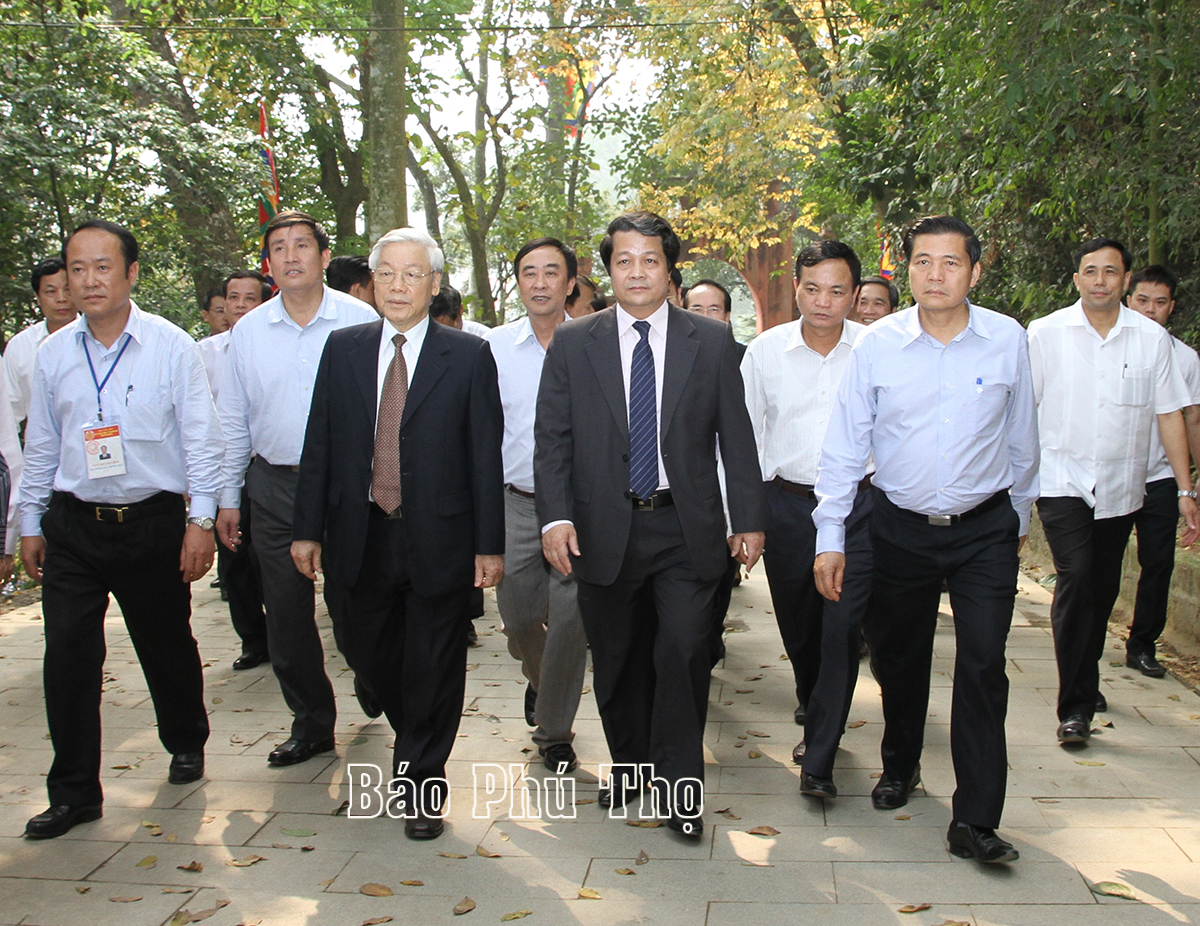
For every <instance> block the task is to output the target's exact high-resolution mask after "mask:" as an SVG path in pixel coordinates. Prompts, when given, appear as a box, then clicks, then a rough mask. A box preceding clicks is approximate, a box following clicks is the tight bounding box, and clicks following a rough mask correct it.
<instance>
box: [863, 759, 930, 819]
mask: <svg viewBox="0 0 1200 926" xmlns="http://www.w3.org/2000/svg"><path fill="white" fill-rule="evenodd" d="M920 783H921V766H919V765H918V766H917V768H916V770H915V771H914V772H913V773H912V778H910V779H909V780H908V781H901V780H900V779H899V778H893V777H892V776H891V775H889V774H888V773H887V772H884V773H883V777H882V778H880V779H879V783H878V784H877V785H875V787H874V788H873V789H872V791H871V803H872V804H873V805H874V807H875V809H876V810H895V809H896V808H897V807H903V806H904V805H905V804H907V803H908V796H909V794H911V793H912V792H913V790H914V789H915V788H916V787H917V785H919V784H920Z"/></svg>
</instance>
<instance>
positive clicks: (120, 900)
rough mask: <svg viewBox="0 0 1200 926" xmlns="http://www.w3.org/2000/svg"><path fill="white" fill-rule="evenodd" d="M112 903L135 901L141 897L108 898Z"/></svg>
mask: <svg viewBox="0 0 1200 926" xmlns="http://www.w3.org/2000/svg"><path fill="white" fill-rule="evenodd" d="M108 899H109V900H111V901H112V902H113V903H137V902H138V901H139V900H141V899H142V898H140V897H110V898H108Z"/></svg>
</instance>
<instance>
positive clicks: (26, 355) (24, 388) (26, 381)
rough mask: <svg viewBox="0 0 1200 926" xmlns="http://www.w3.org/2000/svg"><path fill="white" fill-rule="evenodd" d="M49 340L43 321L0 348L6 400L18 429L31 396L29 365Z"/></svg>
mask: <svg viewBox="0 0 1200 926" xmlns="http://www.w3.org/2000/svg"><path fill="white" fill-rule="evenodd" d="M49 336H50V328H49V327H48V326H47V324H46V319H44V318H43V319H42V320H41V321H40V322H38V323H37V324H34V325H30V326H29V327H28V328H26V329H24V330H23V331H19V332H17V333H16V334H14V335H13V336H12V339H11V340H9V342H8V346H7V347H5V348H4V367H5V378H6V379H7V381H8V399H9V402H10V404H11V405H12V413H13V420H14V421H15V422H16V423H17V427H18V428H20V427H21V422H22V421H24V420H25V418H26V417H27V416H28V415H29V397H30V396H31V395H32V394H33V364H34V361H36V360H37V352H38V348H39V347H41V346H42V342H43V341H44V340H46V338H48V337H49Z"/></svg>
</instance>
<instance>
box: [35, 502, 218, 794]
mask: <svg viewBox="0 0 1200 926" xmlns="http://www.w3.org/2000/svg"><path fill="white" fill-rule="evenodd" d="M141 510H142V511H145V512H146V513H145V514H141V515H140V516H138V517H136V518H134V519H131V520H128V521H126V522H125V523H121V524H115V523H111V522H107V521H98V520H96V516H95V511H94V509H93V510H92V511H91V512H90V513H88V512H87V510H86V509H83V508H82V507H80V506H79V503H78V502H76V501H75V500H74V499H73V498H72V497H71V496H67V495H62V494H59V493H55V495H54V496H53V498H52V499H51V501H50V507H49V509H48V510H47V511H46V514H45V516H44V517H43V518H42V532H43V535H44V536H45V540H46V558H45V561H44V563H43V567H42V569H43V572H42V613H43V615H44V616H45V631H46V655H45V661H44V663H43V680H44V684H45V689H46V718H47V720H48V722H49V725H50V739H51V741H52V742H53V744H54V763H53V764H52V765H51V766H50V774H49V775H48V776H47V779H46V787H47V790H48V791H49V794H50V803H51V804H52V805H53V804H72V805H76V806H79V805H87V804H99V803H100V802H101V801H102V800H103V797H104V795H103V792H102V790H101V787H100V688H101V685H102V682H103V678H104V675H103V673H104V657H105V652H106V648H105V643H104V612H105V610H106V609H107V608H108V596H109V594H112V595H113V597H115V598H116V599H117V604H118V605H119V606H120V608H121V615H122V617H123V618H124V619H125V626H126V628H127V629H128V630H129V638H130V641H131V642H132V643H133V647H134V650H135V651H136V652H137V656H138V661H139V662H140V663H141V665H142V673H143V674H144V675H145V677H146V684H147V686H148V687H149V689H150V699H151V700H152V701H153V703H154V713H155V717H156V718H157V720H158V736H159V739H160V740H161V741H162V744H163V746H164V747H165V748H166V750H167V751H168V752H170V753H172V754H175V753H181V752H199V751H200V750H202V749H203V748H204V744H205V742H206V741H207V740H208V715H207V713H206V712H205V709H204V678H203V674H202V670H201V667H200V652H199V650H198V648H197V646H196V639H195V637H193V636H192V628H191V615H192V591H191V587H190V586H189V585H188V584H187V583H185V582H184V581H183V576H182V574H181V573H180V571H179V553H180V550H181V548H182V546H183V534H184V529H185V527H186V520H185V519H186V512H185V509H184V504H183V498H182V497H181V496H178V495H169V494H167V493H162V494H161V495H159V496H155V498H154V500H153V501H151V502H149V503H143V507H142V509H141Z"/></svg>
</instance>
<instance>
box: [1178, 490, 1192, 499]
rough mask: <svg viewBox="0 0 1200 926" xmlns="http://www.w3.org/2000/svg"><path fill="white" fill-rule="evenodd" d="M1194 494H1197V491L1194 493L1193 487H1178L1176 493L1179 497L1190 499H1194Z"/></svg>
mask: <svg viewBox="0 0 1200 926" xmlns="http://www.w3.org/2000/svg"><path fill="white" fill-rule="evenodd" d="M1196 494H1197V493H1196V490H1195V489H1188V490H1186V491H1185V490H1183V489H1180V490H1179V492H1178V495H1179V497H1180V498H1192V499H1194V498H1195V497H1196Z"/></svg>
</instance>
